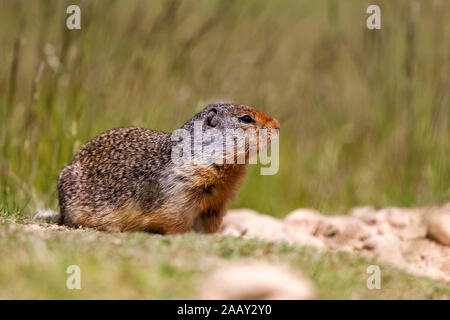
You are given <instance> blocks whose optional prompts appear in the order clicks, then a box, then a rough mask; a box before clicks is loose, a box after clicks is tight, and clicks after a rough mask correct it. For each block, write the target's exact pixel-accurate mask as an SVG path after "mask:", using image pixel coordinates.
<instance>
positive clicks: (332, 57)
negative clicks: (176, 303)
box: [0, 0, 450, 299]
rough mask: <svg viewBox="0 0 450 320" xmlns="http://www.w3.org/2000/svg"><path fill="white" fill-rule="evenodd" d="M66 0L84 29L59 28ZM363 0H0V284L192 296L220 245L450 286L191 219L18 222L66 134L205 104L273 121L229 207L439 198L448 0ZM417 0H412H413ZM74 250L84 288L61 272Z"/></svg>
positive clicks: (427, 289)
mask: <svg viewBox="0 0 450 320" xmlns="http://www.w3.org/2000/svg"><path fill="white" fill-rule="evenodd" d="M73 3H77V4H79V5H80V7H81V12H82V30H81V31H68V30H67V29H66V28H65V19H66V14H65V11H66V8H67V6H68V5H69V4H73ZM375 3H379V4H380V6H381V14H382V29H381V30H379V31H369V30H367V29H366V28H365V18H366V14H365V10H366V8H367V6H368V4H369V3H368V2H367V1H365V0H352V1H337V0H326V1H325V0H321V1H307V0H298V1H289V0H280V1H267V0H247V1H237V0H236V1H232V0H198V1H179V0H166V1H162V0H154V1H153V0H152V1H145V0H143V1H137V0H129V1H125V0H123V1H110V0H108V1H107V0H96V1H87V0H84V1H68V0H38V1H15V0H0V60H1V61H2V63H1V64H0V212H4V213H5V214H6V218H5V217H2V218H1V225H0V256H1V257H2V263H1V264H0V298H179V297H187V298H190V297H192V296H195V294H196V292H194V291H195V288H196V285H195V284H196V283H197V282H196V281H198V279H200V278H201V277H202V275H203V274H204V273H205V272H207V271H208V270H209V269H210V268H213V267H214V265H215V264H220V262H221V261H223V260H230V259H237V258H248V259H262V260H269V261H278V262H282V263H286V264H289V265H291V266H293V267H294V268H300V269H302V270H303V271H304V272H305V273H306V274H307V275H308V276H310V277H311V278H312V279H313V281H314V282H315V283H316V285H317V286H318V288H319V297H320V298H325V299H327V298H330V299H334V298H342V299H348V298H389V299H390V298H403V299H408V298H425V299H428V298H448V297H449V296H450V294H449V288H448V285H445V284H442V283H438V282H435V281H432V280H429V279H424V278H417V277H412V276H410V275H407V274H405V273H403V272H400V271H398V270H395V269H393V268H390V267H388V266H383V267H382V274H383V279H382V290H380V291H369V290H367V289H366V287H365V281H366V278H367V274H366V273H365V270H366V267H367V265H368V264H369V263H372V261H367V260H366V259H364V258H362V257H358V256H351V255H348V254H343V253H331V252H319V251H317V250H315V249H312V248H297V247H290V246H286V245H277V244H271V243H265V242H259V241H254V240H244V239H230V238H222V237H218V236H201V235H195V234H187V235H183V236H169V237H161V236H156V235H148V234H142V233H133V234H106V233H97V232H93V231H80V232H70V233H58V232H51V231H48V232H43V233H33V232H31V233H30V232H25V231H24V225H23V223H27V222H28V221H29V220H28V217H29V216H30V215H31V214H32V213H33V212H35V210H36V209H38V208H52V209H54V210H58V206H57V190H56V184H57V177H58V173H59V172H60V170H61V168H62V167H63V166H65V165H66V164H68V163H69V162H70V161H71V159H72V157H73V156H74V154H75V153H76V152H77V151H78V150H79V149H80V147H81V146H82V145H83V144H84V143H86V142H87V141H89V140H90V139H92V138H93V137H94V136H96V135H98V134H99V133H101V132H103V131H105V130H108V129H110V128H114V127H119V126H142V127H147V128H153V129H157V130H163V131H172V130H173V129H175V128H178V127H179V126H181V125H182V124H183V123H184V122H185V121H186V120H187V119H189V118H190V117H192V115H193V114H194V113H195V112H197V111H199V110H200V109H201V108H202V107H203V106H204V105H205V104H206V103H209V102H214V101H220V100H228V101H233V102H237V103H244V104H249V105H254V106H256V107H258V108H259V109H261V110H263V111H265V112H266V113H268V114H269V115H271V116H273V117H275V118H277V119H278V120H279V121H280V123H281V136H280V171H279V172H278V174H276V175H274V176H261V175H259V168H258V167H256V166H253V167H252V168H251V170H250V174H249V176H248V177H247V179H246V180H245V183H244V185H243V186H242V187H241V189H240V191H239V195H238V198H237V201H236V202H235V203H234V204H233V206H234V207H249V208H252V209H255V210H257V211H260V212H263V213H267V214H271V215H274V216H278V217H282V216H285V215H286V214H287V213H288V212H290V211H291V210H293V209H295V208H298V207H312V208H316V209H318V210H321V211H323V212H325V213H336V212H338V213H343V212H345V211H346V210H347V209H348V208H350V207H353V206H358V205H373V206H375V207H378V206H388V205H395V206H417V205H425V204H439V203H443V202H446V201H449V199H450V159H449V154H450V124H449V119H450V117H449V110H450V100H449V90H448V88H449V87H450V82H449V81H450V80H449V79H450V78H449V76H448V75H449V74H450V56H449V54H450V41H449V39H450V33H449V32H450V25H449V24H450V20H449V19H448V16H450V3H449V2H448V1H433V2H432V3H431V4H430V3H429V2H428V1H425V0H424V1H414V2H412V1H382V2H378V1H375V2H370V4H375ZM414 3H416V4H417V5H418V6H415V5H414ZM70 264H78V265H80V266H81V268H82V272H83V284H82V286H83V289H82V290H81V291H69V290H67V289H65V279H66V277H67V275H66V274H65V270H66V268H67V266H68V265H70Z"/></svg>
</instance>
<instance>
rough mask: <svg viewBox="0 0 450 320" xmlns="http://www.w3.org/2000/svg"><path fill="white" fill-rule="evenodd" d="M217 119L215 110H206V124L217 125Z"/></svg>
mask: <svg viewBox="0 0 450 320" xmlns="http://www.w3.org/2000/svg"><path fill="white" fill-rule="evenodd" d="M217 123H218V119H217V110H216V109H211V110H209V112H208V115H207V116H206V124H207V125H208V126H210V127H215V126H217Z"/></svg>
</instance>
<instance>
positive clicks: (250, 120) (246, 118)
mask: <svg viewBox="0 0 450 320" xmlns="http://www.w3.org/2000/svg"><path fill="white" fill-rule="evenodd" d="M239 120H241V121H242V122H245V123H253V122H255V121H253V119H252V117H250V116H249V115H245V116H242V117H240V118H239Z"/></svg>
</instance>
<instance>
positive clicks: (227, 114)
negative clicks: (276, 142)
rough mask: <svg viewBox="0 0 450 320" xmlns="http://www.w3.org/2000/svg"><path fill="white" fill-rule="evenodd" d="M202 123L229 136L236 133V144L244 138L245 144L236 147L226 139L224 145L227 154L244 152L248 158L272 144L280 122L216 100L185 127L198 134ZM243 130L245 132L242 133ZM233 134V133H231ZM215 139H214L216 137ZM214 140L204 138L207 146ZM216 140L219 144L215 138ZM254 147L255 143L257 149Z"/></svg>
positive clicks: (205, 129) (249, 108)
mask: <svg viewBox="0 0 450 320" xmlns="http://www.w3.org/2000/svg"><path fill="white" fill-rule="evenodd" d="M198 124H201V128H202V129H201V130H202V131H203V132H206V131H216V132H217V131H219V132H221V133H222V134H224V137H225V139H227V136H226V135H230V133H231V135H234V136H232V139H234V141H235V145H237V144H238V142H237V141H238V140H239V139H240V138H243V139H244V140H242V139H241V140H240V141H241V142H242V141H243V143H244V147H243V148H239V147H237V148H235V147H233V146H231V147H232V149H230V146H228V145H226V141H225V140H222V142H219V143H223V144H224V147H226V148H225V149H224V155H225V156H226V157H235V156H237V155H238V154H244V155H245V157H246V158H247V159H248V157H249V156H252V155H254V154H256V153H257V152H259V151H261V150H262V149H263V148H265V147H266V146H267V145H268V144H270V143H271V140H272V138H273V135H274V134H278V131H279V129H280V123H279V122H278V121H277V120H276V119H273V118H271V117H269V116H268V115H266V114H264V113H263V112H261V111H259V110H257V109H255V108H253V107H250V106H247V105H239V104H231V103H215V104H210V105H208V106H207V107H206V108H204V109H203V110H202V111H200V112H199V113H197V114H196V115H195V116H194V117H193V118H192V119H190V120H189V121H188V122H186V123H185V124H184V125H183V127H182V128H181V129H185V130H188V131H189V132H191V133H194V134H195V128H196V126H198ZM240 133H243V134H242V135H241V134H240ZM228 137H229V136H228ZM212 141H214V140H212ZM209 143H212V142H211V140H209V139H205V140H203V145H205V144H206V145H207V144H209ZM214 143H218V142H217V141H214ZM252 146H255V147H254V148H253V147H252Z"/></svg>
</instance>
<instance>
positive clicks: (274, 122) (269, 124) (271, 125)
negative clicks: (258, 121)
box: [266, 119, 280, 131]
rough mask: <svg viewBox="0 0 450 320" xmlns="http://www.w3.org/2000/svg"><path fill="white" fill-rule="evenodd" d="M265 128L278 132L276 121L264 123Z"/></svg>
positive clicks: (278, 127) (278, 124)
mask: <svg viewBox="0 0 450 320" xmlns="http://www.w3.org/2000/svg"><path fill="white" fill-rule="evenodd" d="M266 127H267V128H269V129H275V130H278V131H279V130H280V123H279V122H278V120H277V119H272V120H270V121H268V122H267V123H266Z"/></svg>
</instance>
